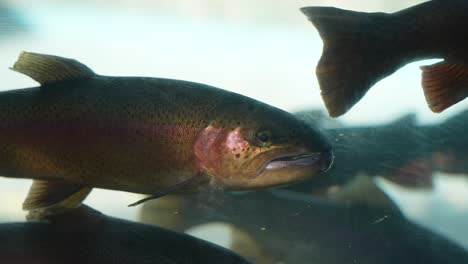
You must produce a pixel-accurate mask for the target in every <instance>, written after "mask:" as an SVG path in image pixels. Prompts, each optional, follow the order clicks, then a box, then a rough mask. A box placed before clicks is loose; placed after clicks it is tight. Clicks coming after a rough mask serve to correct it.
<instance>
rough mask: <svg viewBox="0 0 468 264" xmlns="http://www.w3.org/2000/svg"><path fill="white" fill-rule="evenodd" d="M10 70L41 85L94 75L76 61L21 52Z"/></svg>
mask: <svg viewBox="0 0 468 264" xmlns="http://www.w3.org/2000/svg"><path fill="white" fill-rule="evenodd" d="M11 69H12V70H14V71H17V72H20V73H23V74H25V75H27V76H29V77H31V78H32V79H34V80H35V81H37V82H38V83H40V84H41V85H45V84H48V83H54V82H60V81H65V80H74V79H83V78H89V77H92V76H94V75H95V73H94V72H93V71H92V70H91V69H90V68H88V67H87V66H86V65H84V64H82V63H80V62H78V61H76V60H73V59H67V58H62V57H58V56H52V55H44V54H38V53H30V52H22V53H21V55H20V56H19V58H18V60H17V61H16V63H15V65H13V67H12V68H11Z"/></svg>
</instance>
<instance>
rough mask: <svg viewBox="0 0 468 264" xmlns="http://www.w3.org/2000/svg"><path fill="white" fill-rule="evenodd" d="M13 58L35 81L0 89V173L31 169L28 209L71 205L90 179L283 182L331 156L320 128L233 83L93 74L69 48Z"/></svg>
mask: <svg viewBox="0 0 468 264" xmlns="http://www.w3.org/2000/svg"><path fill="white" fill-rule="evenodd" d="M13 69H14V70H16V71H18V72H21V73H24V74H26V75H28V76H30V77H32V78H33V79H35V80H36V81H38V82H39V83H40V84H41V86H40V87H35V88H27V89H21V90H12V91H5V92H1V93H0V120H1V124H0V174H1V175H3V176H6V177H18V178H32V179H35V180H38V181H35V184H33V186H32V187H31V190H30V194H29V197H28V198H27V199H26V201H25V203H24V204H23V207H24V208H25V209H27V210H30V209H36V208H42V207H48V206H50V205H53V204H57V203H59V204H60V203H62V202H63V204H61V207H75V206H77V205H78V204H79V202H81V200H82V199H84V197H86V195H87V193H89V190H90V189H89V190H88V189H84V188H88V187H90V188H93V187H97V188H106V189H113V190H122V191H129V192H136V193H144V194H154V193H158V192H161V191H162V192H164V191H165V190H167V189H168V188H173V187H174V186H178V184H180V183H183V182H185V181H188V180H190V179H192V178H194V177H196V176H199V178H200V179H201V181H196V182H194V183H191V184H190V185H188V186H186V187H185V188H184V189H183V191H194V190H200V188H202V189H204V188H206V187H209V188H213V187H214V188H219V189H224V190H248V189H258V188H265V187H269V186H277V185H284V184H288V183H291V182H296V181H299V180H303V179H306V178H309V177H312V176H315V175H318V174H319V173H320V172H321V171H324V170H327V169H328V168H329V167H330V165H331V163H332V161H333V154H332V150H331V145H330V143H329V141H328V139H327V138H326V136H325V135H323V134H322V133H321V132H320V131H319V130H318V129H316V128H314V127H311V126H309V125H306V124H305V123H304V122H302V121H299V120H298V119H297V118H296V117H294V116H293V115H292V114H290V113H288V112H286V111H283V110H280V109H278V108H275V107H273V106H270V105H267V104H264V103H262V102H259V101H257V100H254V99H251V98H248V97H245V96H242V95H239V94H236V93H233V92H228V91H225V90H222V89H219V88H215V87H211V86H208V85H204V84H199V83H193V82H188V81H181V80H171V79H162V78H148V77H109V76H100V75H97V74H95V73H94V72H92V71H91V70H90V69H89V68H87V67H86V66H85V65H83V64H81V63H79V62H77V61H75V60H71V59H65V58H61V57H56V56H51V55H42V54H34V53H23V54H22V55H21V56H20V59H19V60H18V62H17V63H16V64H15V65H14V67H13ZM275 164H276V165H275ZM278 164H282V166H277V165H278ZM284 164H286V165H284ZM283 165H284V166H283ZM288 165H289V166H288ZM271 168H274V169H271ZM48 181H54V184H51V183H50V182H48ZM179 191H182V190H179ZM51 193H53V195H51ZM67 199H68V200H67Z"/></svg>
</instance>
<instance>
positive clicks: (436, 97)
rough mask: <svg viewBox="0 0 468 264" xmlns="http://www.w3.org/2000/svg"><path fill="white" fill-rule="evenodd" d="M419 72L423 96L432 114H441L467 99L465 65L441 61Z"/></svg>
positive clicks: (467, 82) (466, 70)
mask: <svg viewBox="0 0 468 264" xmlns="http://www.w3.org/2000/svg"><path fill="white" fill-rule="evenodd" d="M421 70H422V86H423V89H424V95H425V97H426V101H427V104H428V105H429V108H430V109H431V110H432V111H433V112H435V113H440V112H443V111H444V110H445V109H447V108H449V107H450V106H452V105H454V104H456V103H458V102H460V101H462V100H464V99H465V98H466V97H468V89H467V88H468V66H467V65H466V64H461V63H452V62H447V61H441V62H438V63H435V64H432V65H429V66H422V67H421Z"/></svg>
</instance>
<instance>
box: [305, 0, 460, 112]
mask: <svg viewBox="0 0 468 264" xmlns="http://www.w3.org/2000/svg"><path fill="white" fill-rule="evenodd" d="M301 11H302V12H303V13H304V14H305V15H306V16H307V17H308V19H309V20H310V21H311V22H312V23H313V24H314V25H315V27H316V28H317V29H318V31H319V34H320V35H321V37H322V40H323V42H324V47H323V52H322V57H321V58H320V61H319V63H318V65H317V69H316V74H317V78H318V81H319V84H320V89H321V93H322V97H323V100H324V102H325V105H326V107H327V109H328V112H329V114H330V115H331V116H333V117H337V116H340V115H343V114H345V113H346V112H347V111H348V110H349V109H350V108H351V107H352V106H353V105H354V104H356V103H357V102H358V101H359V100H360V99H361V98H362V97H363V96H364V95H365V94H366V92H367V91H368V90H369V89H370V88H371V87H372V86H373V85H374V84H375V83H377V82H378V81H380V80H381V79H383V78H385V77H387V76H389V75H391V74H393V73H394V72H395V71H397V70H398V69H399V68H401V67H403V66H405V65H406V64H408V63H411V62H414V61H418V60H424V59H437V58H439V59H444V60H443V61H442V62H439V63H436V64H433V65H430V66H424V67H422V68H421V69H422V71H423V73H422V86H423V89H424V93H425V97H426V100H427V103H428V105H429V107H430V109H431V110H432V111H434V112H442V111H444V110H445V109H446V108H448V107H450V106H452V105H454V104H456V103H458V102H460V101H461V100H463V99H465V98H466V97H467V96H468V51H467V50H466V47H467V45H468V37H467V34H466V27H467V26H468V2H467V1H464V0H449V1H441V0H432V1H428V2H425V3H422V4H419V5H416V6H413V7H410V8H407V9H404V10H401V11H399V12H395V13H391V14H388V13H365V12H354V11H348V10H342V9H338V8H332V7H304V8H302V9H301Z"/></svg>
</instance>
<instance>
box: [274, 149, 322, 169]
mask: <svg viewBox="0 0 468 264" xmlns="http://www.w3.org/2000/svg"><path fill="white" fill-rule="evenodd" d="M320 156H321V154H320V153H306V154H300V155H288V156H282V157H278V158H274V159H272V160H270V161H269V162H268V163H267V164H266V166H265V170H278V169H284V168H290V167H309V166H313V165H316V164H318V163H319V162H320Z"/></svg>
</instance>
